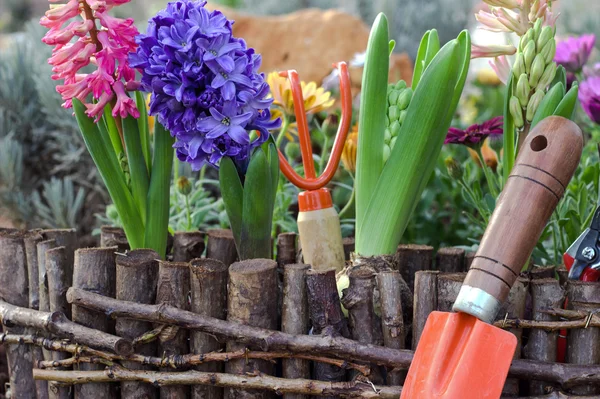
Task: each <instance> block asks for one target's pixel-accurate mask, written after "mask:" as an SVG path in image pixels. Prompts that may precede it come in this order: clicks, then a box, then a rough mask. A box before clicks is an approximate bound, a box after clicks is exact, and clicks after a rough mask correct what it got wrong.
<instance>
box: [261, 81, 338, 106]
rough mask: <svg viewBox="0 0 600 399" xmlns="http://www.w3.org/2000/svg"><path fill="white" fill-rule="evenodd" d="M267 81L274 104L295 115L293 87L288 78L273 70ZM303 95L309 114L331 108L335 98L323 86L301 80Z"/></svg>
mask: <svg viewBox="0 0 600 399" xmlns="http://www.w3.org/2000/svg"><path fill="white" fill-rule="evenodd" d="M267 83H268V84H269V87H270V88H271V96H272V97H273V100H274V101H273V104H274V105H276V106H278V107H280V108H281V110H282V112H283V113H284V114H285V115H286V116H293V115H294V101H293V97H292V89H291V87H290V82H289V80H288V78H284V77H281V76H279V73H278V72H271V73H269V74H268V75H267ZM300 84H301V86H302V97H303V98H304V109H305V111H306V113H307V114H309V115H310V114H316V113H318V112H321V111H324V110H326V109H328V108H330V107H331V106H332V105H333V103H334V102H335V99H333V98H331V93H330V92H328V91H325V89H324V88H322V87H317V84H316V83H315V82H309V83H305V82H301V83H300Z"/></svg>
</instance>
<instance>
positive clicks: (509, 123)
mask: <svg viewBox="0 0 600 399" xmlns="http://www.w3.org/2000/svg"><path fill="white" fill-rule="evenodd" d="M512 86H513V74H512V71H511V73H510V76H509V77H508V82H506V98H505V99H504V134H503V135H502V141H503V147H502V148H503V149H504V152H503V154H502V174H503V180H504V183H506V182H507V181H508V176H510V171H511V170H512V168H513V165H514V164H515V157H516V154H515V144H516V142H515V140H516V138H515V123H514V121H513V118H512V116H511V114H510V109H509V102H510V98H511V97H512V95H513V88H512Z"/></svg>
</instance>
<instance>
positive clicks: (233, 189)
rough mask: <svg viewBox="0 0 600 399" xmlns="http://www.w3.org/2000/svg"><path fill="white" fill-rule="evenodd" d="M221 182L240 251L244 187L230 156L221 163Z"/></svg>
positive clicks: (230, 221)
mask: <svg viewBox="0 0 600 399" xmlns="http://www.w3.org/2000/svg"><path fill="white" fill-rule="evenodd" d="M219 183H220V187H221V196H222V197H223V203H224V204H225V210H226V211H227V216H228V217H229V225H230V227H231V231H232V232H233V237H234V238H235V243H236V246H237V248H238V252H239V248H240V238H241V233H242V215H243V212H244V187H243V186H242V182H241V180H240V176H239V174H238V171H237V169H236V167H235V165H234V164H233V161H232V160H231V158H229V157H223V158H222V159H221V163H220V164H219Z"/></svg>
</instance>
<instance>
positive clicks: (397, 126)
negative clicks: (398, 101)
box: [390, 111, 404, 137]
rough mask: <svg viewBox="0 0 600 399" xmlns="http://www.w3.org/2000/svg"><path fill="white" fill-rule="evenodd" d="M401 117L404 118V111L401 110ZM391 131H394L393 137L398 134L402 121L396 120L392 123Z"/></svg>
mask: <svg viewBox="0 0 600 399" xmlns="http://www.w3.org/2000/svg"><path fill="white" fill-rule="evenodd" d="M403 112H404V111H403ZM400 118H402V112H400ZM390 132H391V133H392V137H396V136H398V133H400V122H399V121H394V122H392V123H391V125H390Z"/></svg>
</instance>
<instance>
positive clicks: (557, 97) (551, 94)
mask: <svg viewBox="0 0 600 399" xmlns="http://www.w3.org/2000/svg"><path fill="white" fill-rule="evenodd" d="M564 96H565V87H564V86H563V84H562V83H560V82H558V83H557V84H555V85H554V86H552V88H551V89H550V90H549V91H548V93H546V95H545V96H544V99H543V100H542V102H541V103H540V105H539V106H538V109H537V111H535V115H534V116H533V120H532V121H531V128H534V127H535V126H536V125H537V124H538V123H540V121H542V120H543V119H545V118H547V117H548V116H550V115H553V114H554V110H555V109H556V107H558V104H560V102H561V100H562V98H563V97H564Z"/></svg>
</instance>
